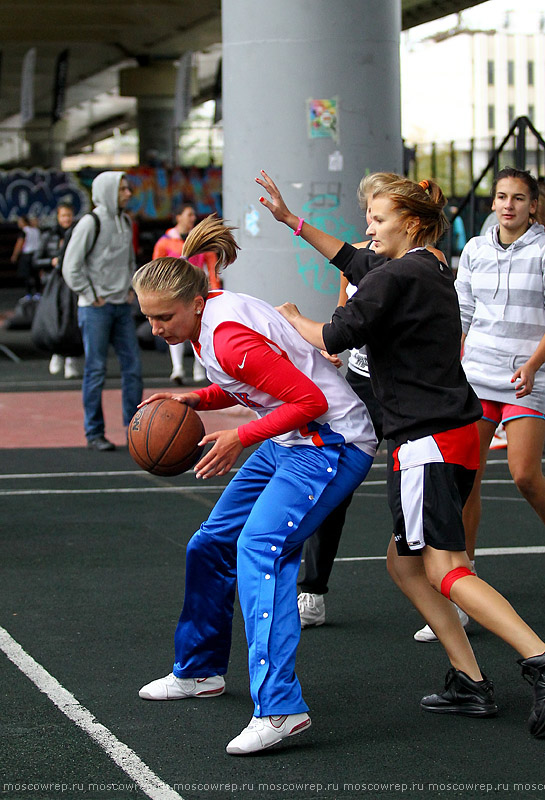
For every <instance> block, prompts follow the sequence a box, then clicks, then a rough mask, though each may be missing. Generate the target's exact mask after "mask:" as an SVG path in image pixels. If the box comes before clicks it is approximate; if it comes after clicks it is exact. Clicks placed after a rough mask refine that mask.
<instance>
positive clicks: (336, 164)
mask: <svg viewBox="0 0 545 800" xmlns="http://www.w3.org/2000/svg"><path fill="white" fill-rule="evenodd" d="M343 162H344V159H343V154H342V153H341V152H340V151H339V150H335V152H334V153H330V155H329V158H328V170H329V171H330V172H342V168H343Z"/></svg>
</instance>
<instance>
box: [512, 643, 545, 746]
mask: <svg viewBox="0 0 545 800" xmlns="http://www.w3.org/2000/svg"><path fill="white" fill-rule="evenodd" d="M518 663H519V664H520V666H521V667H522V677H523V678H524V680H527V681H528V683H530V684H531V685H532V686H533V687H534V707H533V708H532V713H531V714H530V716H529V717H528V727H529V728H530V733H531V734H532V736H535V737H536V739H545V653H543V654H542V655H540V656H532V657H531V658H520V659H519V660H518Z"/></svg>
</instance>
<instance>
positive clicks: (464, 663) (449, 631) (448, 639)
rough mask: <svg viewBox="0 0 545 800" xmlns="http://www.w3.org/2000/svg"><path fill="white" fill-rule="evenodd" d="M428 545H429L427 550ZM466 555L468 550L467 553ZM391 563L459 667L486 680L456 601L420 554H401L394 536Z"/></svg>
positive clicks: (404, 589) (393, 574) (394, 577)
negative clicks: (433, 581) (434, 581)
mask: <svg viewBox="0 0 545 800" xmlns="http://www.w3.org/2000/svg"><path fill="white" fill-rule="evenodd" d="M427 549H428V548H427V547H425V548H424V550H427ZM464 555H465V553H464ZM387 567H388V572H389V574H390V577H391V578H392V580H393V581H394V583H395V584H396V585H397V586H398V587H399V588H400V589H401V591H402V592H403V594H404V595H406V596H407V597H408V598H409V600H410V601H411V603H412V604H413V606H414V607H415V608H416V609H417V610H418V611H419V612H420V613H421V614H422V616H423V617H424V619H425V620H426V622H427V623H428V624H429V625H430V627H431V628H432V630H433V631H434V632H435V635H436V636H437V638H438V639H439V641H440V642H441V644H442V645H443V647H444V648H445V650H446V653H447V656H448V658H449V660H450V663H451V664H452V666H453V667H454V668H455V669H458V670H461V671H462V672H465V673H466V675H469V677H470V678H471V679H472V680H474V681H480V680H482V675H481V672H480V670H479V666H478V664H477V661H476V660H475V655H474V653H473V650H472V649H471V645H470V644H469V641H468V638H467V636H466V633H465V631H464V629H463V628H462V625H461V623H460V619H459V617H458V613H457V611H456V609H455V608H454V606H453V605H452V603H451V602H450V601H449V600H447V598H446V597H443V595H442V594H440V593H438V592H437V591H436V590H435V589H434V588H433V586H431V585H430V582H429V580H428V578H427V576H426V572H425V569H424V564H423V560H422V558H421V557H420V556H399V555H398V554H397V550H396V546H395V542H394V539H393V537H392V539H391V540H390V544H389V546H388V555H387Z"/></svg>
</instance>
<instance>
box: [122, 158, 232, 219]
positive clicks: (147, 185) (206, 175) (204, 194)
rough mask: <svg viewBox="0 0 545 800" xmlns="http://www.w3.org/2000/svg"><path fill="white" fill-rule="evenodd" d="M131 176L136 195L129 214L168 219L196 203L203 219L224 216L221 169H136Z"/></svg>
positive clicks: (131, 202) (197, 210) (145, 217)
mask: <svg viewBox="0 0 545 800" xmlns="http://www.w3.org/2000/svg"><path fill="white" fill-rule="evenodd" d="M127 175H128V176H129V181H130V184H131V189H132V191H133V195H132V198H131V201H130V204H129V210H130V211H131V212H132V213H133V214H135V215H137V216H139V217H140V218H141V219H166V218H167V217H170V216H171V215H172V214H173V213H174V212H175V211H176V209H177V208H179V207H180V206H181V205H182V204H183V203H192V205H193V206H194V207H195V211H196V212H197V215H198V216H199V217H201V216H206V215H208V214H213V213H217V214H218V215H219V216H221V208H222V205H221V175H222V173H221V168H220V167H202V168H201V167H192V168H181V167H180V168H175V169H170V170H167V169H164V168H162V167H135V168H133V169H129V170H127Z"/></svg>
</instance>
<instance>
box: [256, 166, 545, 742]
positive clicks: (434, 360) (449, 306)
mask: <svg viewBox="0 0 545 800" xmlns="http://www.w3.org/2000/svg"><path fill="white" fill-rule="evenodd" d="M371 177H372V176H371ZM256 180H257V183H259V184H260V185H261V186H262V187H263V188H264V189H265V190H266V191H267V192H268V194H269V195H270V198H271V200H267V199H265V198H264V197H261V198H260V202H261V203H262V204H263V205H264V206H266V207H267V208H268V209H269V211H271V213H272V214H273V216H274V218H275V219H276V220H278V221H279V222H283V223H284V224H286V225H287V226H288V227H289V228H291V229H292V230H293V231H294V233H295V235H296V236H302V237H303V239H305V240H306V241H307V242H308V243H309V244H310V245H312V246H313V247H315V248H316V249H317V250H318V251H319V252H320V253H321V254H322V255H324V256H325V257H326V258H329V259H330V260H331V261H332V263H333V264H335V266H337V267H338V268H339V269H340V270H341V271H342V272H343V273H344V275H345V276H346V278H347V279H348V280H349V281H350V283H352V284H354V285H357V287H358V289H357V291H356V293H355V294H354V295H353V296H352V297H351V298H350V300H349V301H348V302H347V304H346V305H345V306H344V307H339V308H337V309H336V311H335V312H334V314H333V317H332V319H331V321H330V322H329V323H326V324H323V323H320V322H315V321H313V320H310V319H308V318H306V317H304V316H302V314H301V313H300V312H299V310H298V308H297V307H296V306H295V305H293V304H292V303H285V304H284V305H283V306H281V307H280V308H279V311H280V312H281V313H282V314H283V315H284V316H285V317H286V319H288V320H289V322H291V324H292V325H293V326H294V328H296V330H297V331H298V332H299V333H300V334H301V335H302V336H303V337H304V338H305V339H307V341H309V342H310V343H311V344H313V345H315V346H316V347H319V348H321V349H325V350H327V351H328V352H329V353H338V352H342V350H345V349H346V348H348V347H361V346H362V345H364V344H365V345H366V347H367V353H368V357H369V366H370V372H371V380H372V383H373V390H374V392H375V394H376V396H377V399H378V400H379V402H380V403H381V405H382V409H383V428H384V437H385V438H386V439H388V440H389V453H390V458H389V465H388V501H389V504H390V509H391V512H392V516H393V522H394V537H393V539H392V541H391V542H390V546H389V548H388V571H389V573H390V575H391V577H392V578H393V580H394V581H395V583H396V584H397V585H398V586H399V588H400V589H401V590H402V591H403V592H404V594H406V595H407V597H408V598H409V599H410V600H411V602H412V603H413V604H414V605H415V607H416V608H417V609H418V610H419V611H420V612H421V613H422V615H423V616H424V617H425V619H426V621H427V622H428V624H429V625H430V626H431V628H432V629H433V630H434V632H435V633H436V635H437V637H438V638H439V640H440V641H441V643H442V644H443V646H444V647H445V649H446V651H447V655H448V657H449V660H450V662H451V665H452V667H451V669H450V670H449V672H448V673H447V680H446V684H445V690H444V691H443V693H441V694H433V695H430V696H427V697H424V698H423V699H422V701H421V706H422V708H424V709H425V710H426V711H432V712H436V713H452V712H454V713H459V714H464V715H469V716H490V715H492V714H495V713H496V711H497V706H496V704H495V699H494V688H493V685H492V683H491V681H489V680H488V679H487V678H486V676H485V675H483V674H482V673H481V671H480V669H479V666H478V664H477V661H476V659H475V655H474V653H473V650H472V649H471V646H470V644H469V641H468V639H467V636H466V634H465V631H464V629H463V628H462V625H461V623H460V620H459V618H458V614H457V613H456V609H455V608H454V606H453V605H452V603H449V602H447V599H448V600H452V601H453V602H454V603H456V604H457V605H458V606H459V607H460V608H462V609H463V610H464V611H465V612H466V613H467V614H468V615H469V616H471V617H473V619H475V620H477V622H479V623H480V624H481V625H483V627H485V628H488V629H489V630H490V631H492V632H493V633H495V634H496V635H498V636H500V637H501V638H502V639H504V641H506V642H508V643H509V644H510V645H511V646H512V647H513V648H514V649H515V650H517V651H518V652H519V653H520V655H521V656H522V658H521V659H520V660H519V663H520V664H521V666H522V669H523V674H524V675H526V676H528V677H529V678H530V680H531V682H532V684H533V688H534V703H533V708H532V712H531V714H530V718H529V721H528V722H529V727H530V732H531V733H532V734H533V735H534V736H536V737H538V738H545V652H544V651H545V642H544V641H543V640H542V639H541V638H540V637H539V636H538V635H537V634H536V633H535V632H534V631H533V630H532V629H531V628H529V627H528V625H526V623H525V622H524V621H523V620H522V619H521V618H520V616H519V615H518V614H517V613H516V612H515V610H514V609H513V608H512V606H511V605H510V604H509V603H508V601H507V600H506V599H505V598H504V597H503V596H502V595H500V594H499V593H498V592H496V590H495V589H493V588H492V587H491V586H489V585H488V584H487V583H485V581H483V580H481V579H480V578H479V577H477V576H476V575H475V574H474V573H473V572H472V571H471V569H470V562H469V559H468V557H467V553H466V551H465V537H464V529H463V523H462V507H463V504H464V502H465V500H466V499H467V496H468V494H469V492H470V491H471V487H472V484H473V480H474V477H475V472H476V470H477V468H478V466H479V439H478V433H477V427H476V424H475V423H476V420H477V419H479V418H480V416H481V413H482V409H481V406H480V403H479V401H478V399H477V397H476V395H475V393H474V392H473V390H472V389H471V387H470V386H469V384H468V382H467V380H466V378H465V375H464V372H463V370H462V367H461V364H460V340H461V324H460V311H459V307H458V302H457V298H456V292H455V290H454V281H453V277H452V274H451V273H450V270H449V269H448V268H447V267H445V265H444V264H442V263H441V262H440V261H438V259H437V258H436V257H435V256H434V255H433V254H432V253H430V252H428V251H427V250H426V249H425V248H426V246H427V245H433V244H434V243H435V242H436V241H437V240H438V239H439V238H440V236H441V235H442V233H443V232H444V231H445V229H446V227H447V224H448V223H447V220H446V217H445V215H444V213H443V208H444V206H445V204H446V198H445V197H444V195H443V193H442V191H441V189H440V187H439V186H438V185H437V184H436V183H434V182H433V181H422V182H421V183H420V184H419V183H415V182H414V181H411V180H409V179H407V178H403V177H401V176H400V177H399V180H398V181H397V182H392V183H391V184H389V185H388V186H383V187H381V188H380V189H379V190H377V191H376V192H374V193H373V194H372V196H371V198H370V215H371V222H370V225H369V227H368V229H367V234H368V235H369V236H371V237H372V240H373V251H372V250H370V249H356V248H354V247H351V246H350V245H348V244H343V242H341V241H340V240H338V239H336V238H335V237H333V236H330V235H329V234H326V233H324V232H322V231H319V230H317V229H316V228H313V227H312V226H311V225H309V224H308V223H306V222H305V221H304V220H303V219H302V218H300V217H297V216H296V215H295V214H292V213H291V212H290V211H289V209H288V208H287V206H286V204H285V203H284V200H283V198H282V196H281V194H280V192H279V190H278V188H277V187H276V186H275V184H274V182H273V181H272V180H271V178H269V176H268V175H267V174H266V173H265V172H263V171H262V172H261V177H259V178H257V179H256Z"/></svg>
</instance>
